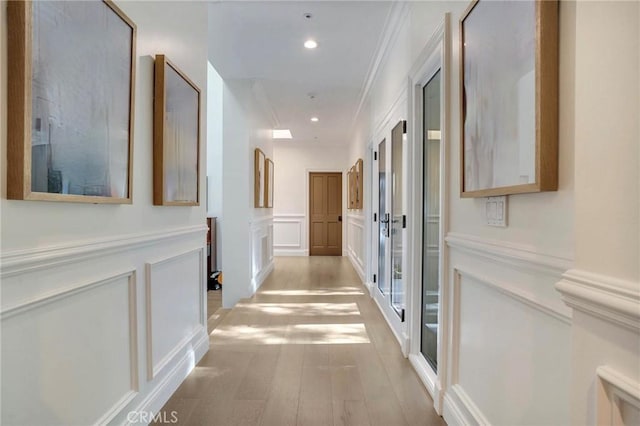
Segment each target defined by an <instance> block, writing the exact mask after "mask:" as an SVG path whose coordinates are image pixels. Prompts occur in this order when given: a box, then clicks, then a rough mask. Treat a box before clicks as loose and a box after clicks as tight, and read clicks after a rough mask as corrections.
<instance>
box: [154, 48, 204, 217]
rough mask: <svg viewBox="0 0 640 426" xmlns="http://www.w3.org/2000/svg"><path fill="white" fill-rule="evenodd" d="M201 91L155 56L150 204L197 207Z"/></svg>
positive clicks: (183, 75)
mask: <svg viewBox="0 0 640 426" xmlns="http://www.w3.org/2000/svg"><path fill="white" fill-rule="evenodd" d="M199 172H200V89H198V87H197V86H196V85H195V84H194V83H193V82H192V81H191V80H190V79H189V78H188V77H187V76H186V75H185V74H184V73H183V72H182V71H180V69H178V67H177V66H176V65H174V64H173V63H172V62H170V61H169V60H168V59H167V58H166V56H165V55H156V59H155V80H154V101H153V204H154V205H156V206H198V205H200V199H199V192H200V191H199V189H200V179H199V176H200V173H199Z"/></svg>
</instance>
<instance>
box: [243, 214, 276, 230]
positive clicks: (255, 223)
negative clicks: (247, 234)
mask: <svg viewBox="0 0 640 426" xmlns="http://www.w3.org/2000/svg"><path fill="white" fill-rule="evenodd" d="M272 221H274V217H273V216H259V217H254V218H252V219H251V220H250V221H249V223H250V224H251V229H252V230H255V229H258V228H260V227H261V226H262V225H264V224H265V223H267V222H272Z"/></svg>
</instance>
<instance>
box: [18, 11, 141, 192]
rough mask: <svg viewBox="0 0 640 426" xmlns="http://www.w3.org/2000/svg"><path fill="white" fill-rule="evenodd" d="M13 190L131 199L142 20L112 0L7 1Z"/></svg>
mask: <svg viewBox="0 0 640 426" xmlns="http://www.w3.org/2000/svg"><path fill="white" fill-rule="evenodd" d="M6 6H7V24H8V43H7V48H8V64H9V67H8V81H9V84H8V97H7V99H8V111H7V118H8V123H7V124H8V125H7V130H8V131H7V136H8V137H7V160H8V161H7V172H8V175H7V197H8V198H9V199H15V200H47V201H71V202H84V203H123V204H129V203H131V202H132V198H131V197H132V194H131V193H132V163H133V162H132V155H133V123H134V119H133V112H134V107H133V105H134V93H135V90H134V83H135V64H136V54H135V50H136V26H135V24H134V23H133V22H132V21H131V20H130V19H129V18H128V17H127V16H126V15H125V14H124V13H123V12H122V11H121V10H120V9H119V8H118V7H117V6H116V5H115V4H113V3H112V2H110V1H92V2H44V1H34V2H32V1H11V2H7V5H6Z"/></svg>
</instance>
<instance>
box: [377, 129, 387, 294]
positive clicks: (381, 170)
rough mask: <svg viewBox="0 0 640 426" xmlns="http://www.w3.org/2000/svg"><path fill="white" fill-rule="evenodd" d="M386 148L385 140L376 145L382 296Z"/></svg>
mask: <svg viewBox="0 0 640 426" xmlns="http://www.w3.org/2000/svg"><path fill="white" fill-rule="evenodd" d="M386 147H387V144H386V140H383V141H382V142H380V144H379V145H378V288H379V289H380V292H382V294H386V293H387V292H388V289H387V286H388V283H387V267H386V266H387V265H386V263H385V250H386V247H387V232H388V221H387V220H386V212H387V211H386V208H387V207H386V204H387V203H386V197H387V183H386V182H387V181H386V167H387V163H386V160H387V156H386Z"/></svg>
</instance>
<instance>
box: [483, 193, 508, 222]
mask: <svg viewBox="0 0 640 426" xmlns="http://www.w3.org/2000/svg"><path fill="white" fill-rule="evenodd" d="M485 210H486V216H487V225H489V226H500V227H502V228H506V227H507V196H506V195H502V196H500V197H487V203H486V208H485Z"/></svg>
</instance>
